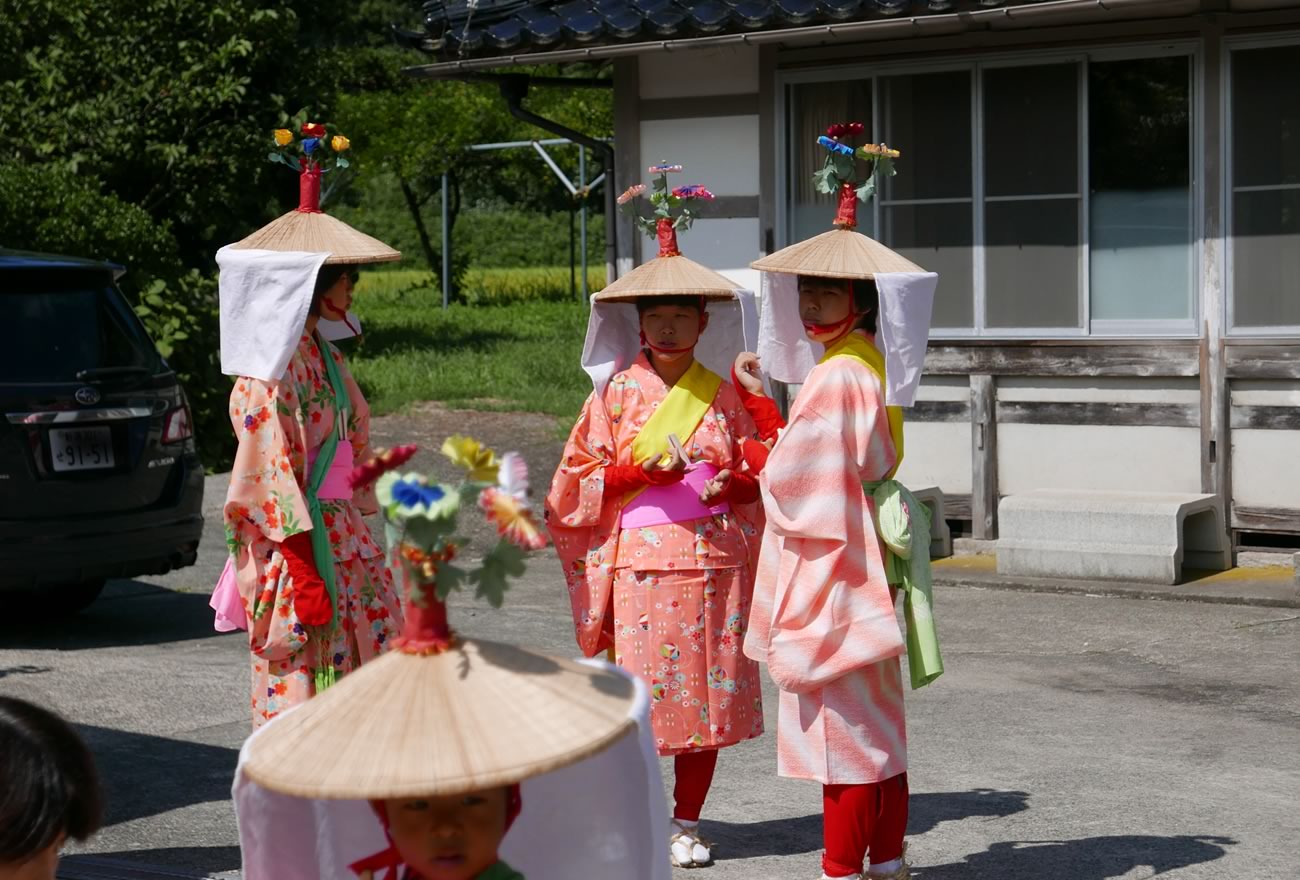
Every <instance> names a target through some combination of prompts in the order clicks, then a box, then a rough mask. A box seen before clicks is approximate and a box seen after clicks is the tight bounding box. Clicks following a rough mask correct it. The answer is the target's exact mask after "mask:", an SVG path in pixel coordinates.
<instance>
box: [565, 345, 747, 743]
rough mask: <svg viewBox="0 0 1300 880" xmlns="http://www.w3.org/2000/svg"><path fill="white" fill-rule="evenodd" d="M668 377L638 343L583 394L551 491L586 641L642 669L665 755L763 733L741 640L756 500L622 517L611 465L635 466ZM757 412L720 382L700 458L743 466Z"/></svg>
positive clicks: (702, 431) (700, 432) (695, 439)
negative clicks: (654, 522) (624, 524)
mask: <svg viewBox="0 0 1300 880" xmlns="http://www.w3.org/2000/svg"><path fill="white" fill-rule="evenodd" d="M669 391H670V389H669V388H668V386H666V385H665V384H664V382H663V380H662V379H660V378H659V375H658V374H657V373H656V372H655V371H654V368H653V367H651V366H650V363H649V361H648V360H647V359H646V356H645V354H644V353H642V354H641V355H640V357H639V358H638V359H637V360H636V362H635V363H634V364H633V365H632V366H631V367H629V368H628V369H627V370H624V371H623V372H621V373H618V374H616V375H615V376H614V377H613V378H612V379H611V380H610V382H609V385H608V386H607V387H606V389H605V393H604V395H603V399H601V398H599V397H598V396H597V395H596V394H595V393H593V394H592V395H591V397H589V398H588V399H587V403H586V405H585V406H584V407H583V409H582V413H581V415H580V416H579V417H578V422H577V424H576V425H575V426H574V428H573V432H572V434H571V435H570V436H569V442H568V444H567V445H566V446H565V449H564V458H563V460H562V462H561V464H560V467H559V469H558V470H557V471H556V473H555V479H554V481H553V483H552V484H551V490H550V494H549V496H548V497H547V500H546V518H547V526H548V528H549V529H550V532H551V536H552V539H553V540H554V543H555V547H556V550H557V551H558V552H559V555H560V559H561V561H562V562H563V564H564V574H565V581H566V585H567V587H568V590H569V599H570V601H571V603H572V606H573V617H574V623H575V626H576V630H577V639H578V645H579V647H580V648H581V649H582V652H583V653H584V654H585V655H587V656H588V657H591V656H595V655H596V654H598V653H599V652H600V651H602V650H604V649H606V648H607V647H609V646H610V645H613V647H614V653H615V661H616V662H617V663H618V665H620V666H622V667H623V668H625V669H627V670H628V671H629V672H632V673H634V674H636V675H638V676H640V677H641V678H642V679H644V680H645V681H646V683H647V684H648V685H649V686H650V691H651V700H652V702H651V710H650V719H651V723H652V725H653V727H654V733H655V739H656V744H657V746H658V748H659V753H660V754H661V755H672V754H678V753H682V752H689V751H695V750H700V749H715V748H720V747H723V746H728V745H733V744H735V743H738V742H741V741H743V740H746V739H750V738H752V737H755V736H758V735H759V734H760V733H762V732H763V712H762V702H761V695H760V688H759V677H758V666H757V664H755V663H754V662H753V661H751V660H749V659H748V658H746V657H745V656H744V655H743V653H742V652H741V644H742V642H743V641H744V636H745V625H746V621H747V620H748V618H749V604H750V596H751V593H752V590H753V574H752V565H751V560H752V558H753V550H754V549H756V546H757V543H758V540H759V533H760V530H761V519H760V513H759V511H758V506H757V505H756V504H740V505H734V504H733V505H732V511H731V512H730V513H724V514H719V515H714V516H710V517H707V518H703V519H697V520H694V521H691V522H684V523H669V524H667V525H660V526H653V527H647V528H638V529H622V528H621V527H620V520H621V517H622V511H623V503H622V502H621V501H614V502H607V501H606V500H605V498H604V491H605V479H604V468H605V466H607V465H614V464H617V465H630V464H633V463H634V462H633V455H632V443H633V441H634V440H635V439H636V436H637V433H638V431H639V430H640V429H641V427H642V426H643V425H644V424H645V423H646V420H647V419H648V418H649V417H650V415H651V414H652V413H653V412H654V410H655V408H656V407H657V406H659V404H660V403H662V402H663V400H664V398H665V397H666V396H667V395H668V392H669ZM753 433H754V427H753V422H752V421H751V419H750V417H749V414H748V413H747V412H746V411H745V409H744V407H743V406H742V405H741V403H740V399H739V397H738V396H737V394H736V390H735V388H734V387H733V386H732V385H731V384H729V383H727V382H723V383H722V385H721V386H720V387H719V390H718V392H717V394H716V396H715V397H714V400H713V403H712V405H711V406H710V407H709V409H708V411H707V412H706V413H705V415H704V417H703V419H702V420H701V421H700V423H699V426H698V427H697V428H696V430H695V432H694V434H692V435H691V436H690V437H689V438H686V437H682V438H681V439H682V441H683V446H684V447H685V449H686V452H687V454H688V456H689V458H690V460H691V461H692V462H697V461H708V462H711V463H712V464H714V465H716V466H717V467H719V468H733V469H739V468H740V467H741V463H742V458H741V452H740V448H741V444H742V442H743V441H744V439H745V438H747V437H751V436H752V435H753Z"/></svg>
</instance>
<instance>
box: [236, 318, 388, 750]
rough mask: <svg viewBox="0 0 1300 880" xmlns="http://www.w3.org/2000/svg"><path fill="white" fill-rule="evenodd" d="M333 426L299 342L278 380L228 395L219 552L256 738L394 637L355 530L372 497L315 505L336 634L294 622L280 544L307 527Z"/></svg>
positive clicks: (322, 375) (357, 439)
mask: <svg viewBox="0 0 1300 880" xmlns="http://www.w3.org/2000/svg"><path fill="white" fill-rule="evenodd" d="M326 347H327V349H328V354H329V356H330V357H333V358H334V360H335V362H336V363H337V364H338V365H339V370H340V372H341V373H342V377H343V381H344V384H345V385H346V386H347V390H348V397H349V399H350V401H351V416H350V419H349V425H348V439H349V440H351V442H352V444H353V448H354V451H355V455H356V460H357V461H358V462H362V461H365V460H366V458H367V455H368V450H367V446H368V445H369V435H370V409H369V407H368V405H367V404H366V400H365V398H364V397H363V396H362V395H361V389H360V388H358V387H357V384H356V382H355V381H354V380H353V378H352V375H351V374H350V373H349V372H348V370H347V367H346V366H344V364H343V356H342V355H341V354H339V352H338V349H336V348H335V347H334V346H333V345H330V344H329V343H326ZM336 417H337V409H336V407H335V403H334V395H333V393H332V391H331V389H330V384H329V378H328V376H327V375H326V371H325V362H324V361H323V360H322V359H321V350H320V347H319V346H318V345H317V343H316V340H315V339H313V338H312V337H311V336H310V335H308V334H304V335H303V337H302V340H301V341H300V342H299V344H298V350H297V351H296V352H294V355H293V358H292V359H291V360H290V361H289V367H288V369H287V370H286V371H285V375H284V377H283V378H282V379H280V380H279V381H277V382H264V381H261V380H259V379H250V378H248V377H240V378H239V379H238V380H237V381H236V383H235V388H234V390H233V391H232V392H231V395H230V421H231V425H232V426H233V427H234V429H235V436H236V437H238V438H239V450H238V452H237V453H236V455H235V465H234V469H233V471H232V472H231V475H230V491H229V494H228V495H227V496H226V507H225V523H226V542H227V544H228V545H229V548H230V553H231V556H232V557H233V560H234V565H235V569H236V580H237V581H238V584H239V593H240V596H241V598H242V599H243V604H244V610H245V612H246V613H247V614H248V636H249V648H250V649H251V650H252V652H253V694H252V700H251V704H252V710H253V725H254V727H257V726H260V725H262V724H263V723H265V722H266V721H269V720H270V719H272V718H274V717H275V716H276V715H278V714H280V713H281V712H283V711H284V710H286V709H288V708H290V707H292V706H295V705H297V704H298V703H301V702H303V701H305V700H307V699H308V698H309V697H311V696H312V695H313V693H314V691H315V675H314V670H315V669H316V668H317V667H318V666H323V665H324V664H325V663H329V664H331V665H333V667H334V670H335V672H336V673H337V674H338V675H340V676H341V675H344V674H346V673H348V672H350V671H352V670H353V669H355V668H356V667H357V666H359V665H360V664H361V663H363V662H365V661H367V660H370V659H372V658H373V657H375V656H377V655H378V654H380V653H381V652H382V651H383V650H384V649H385V647H386V646H387V644H388V643H389V641H390V640H391V639H392V638H393V636H395V635H396V634H397V633H398V632H399V631H400V629H401V622H402V621H401V619H402V613H401V608H400V604H399V601H398V595H397V592H396V591H395V590H394V588H393V585H392V581H391V579H390V578H389V575H388V572H387V570H386V569H385V567H384V558H383V549H382V548H381V547H380V546H379V544H378V543H376V542H375V540H374V539H373V538H371V536H370V530H369V529H368V528H367V527H366V524H365V522H364V521H363V520H362V518H361V517H362V513H363V512H374V511H375V510H376V509H377V508H376V506H375V502H374V497H373V494H372V493H360V492H359V493H358V495H357V496H356V497H355V498H354V499H353V500H352V501H345V500H335V501H322V502H321V507H322V510H323V512H324V519H325V527H326V528H328V529H329V530H330V533H329V537H330V546H331V549H332V550H333V552H334V577H335V584H336V586H337V588H338V615H337V621H338V622H337V626H335V627H307V626H304V625H303V624H301V623H299V622H298V618H297V616H296V615H295V614H294V609H293V582H292V580H291V579H290V578H289V575H288V570H287V569H286V567H285V565H284V557H283V555H282V554H281V552H280V542H282V541H283V540H284V539H285V538H286V537H288V536H289V535H293V534H297V533H298V532H303V531H309V530H310V529H311V527H312V526H311V517H310V514H309V513H308V510H307V501H306V498H305V489H304V487H305V486H306V485H307V480H308V477H309V474H310V471H309V469H308V451H309V450H313V451H314V450H316V449H318V448H319V447H320V446H321V444H322V443H324V441H325V439H326V437H327V436H328V434H329V432H330V431H332V430H334V424H335V421H336Z"/></svg>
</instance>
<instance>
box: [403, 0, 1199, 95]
mask: <svg viewBox="0 0 1300 880" xmlns="http://www.w3.org/2000/svg"><path fill="white" fill-rule="evenodd" d="M1200 8H1201V3H1200V0H1011V2H1010V3H1009V4H1008V5H1002V6H997V7H991V8H979V9H974V10H969V11H956V12H947V13H927V14H919V15H909V16H895V17H889V18H879V17H877V18H871V19H866V20H854V21H838V22H829V23H820V24H813V25H807V26H801V27H785V28H774V29H770V30H760V31H742V32H729V33H719V34H715V35H711V36H699V37H689V38H685V39H657V40H645V39H639V40H636V39H633V40H623V41H610V42H605V43H602V44H600V45H586V46H578V47H568V48H562V49H553V50H544V51H531V52H529V51H522V52H520V51H512V52H506V51H500V52H493V51H491V50H477V51H475V52H472V53H466V57H460V58H456V59H453V60H446V61H439V62H435V63H432V64H425V65H419V66H414V67H409V68H406V73H408V74H410V75H412V76H415V77H418V78H426V79H437V78H454V77H456V76H457V75H459V74H465V73H470V72H474V71H484V70H491V69H500V68H504V67H516V66H520V65H534V64H562V63H572V62H580V61H594V60H599V59H605V58H618V57H625V56H629V55H641V54H646V53H650V52H670V51H680V50H684V49H707V48H720V47H726V46H744V45H762V44H765V43H767V44H770V43H780V44H782V45H791V46H795V45H809V44H819V43H827V42H838V41H846V42H862V41H870V40H890V39H909V38H919V37H929V36H941V35H944V34H954V33H961V32H963V31H970V30H982V29H988V28H1010V27H1025V26H1029V25H1034V24H1040V25H1053V24H1069V23H1074V22H1077V21H1085V20H1090V19H1091V20H1096V19H1098V18H1104V17H1108V16H1112V15H1114V16H1117V17H1123V18H1134V17H1144V18H1164V17H1173V16H1180V15H1189V14H1193V13H1195V12H1197V11H1199V10H1200ZM408 36H411V35H408ZM408 44H409V41H408ZM420 48H422V50H423V51H425V52H428V53H429V54H437V53H438V52H439V51H440V50H439V49H438V48H437V47H436V46H435V44H434V42H433V41H430V40H427V39H426V40H425V43H424V45H423V46H421V47H420Z"/></svg>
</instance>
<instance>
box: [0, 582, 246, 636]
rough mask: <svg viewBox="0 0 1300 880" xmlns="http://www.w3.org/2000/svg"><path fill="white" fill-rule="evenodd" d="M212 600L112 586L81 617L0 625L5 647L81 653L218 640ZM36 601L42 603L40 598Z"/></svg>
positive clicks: (15, 617)
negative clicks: (126, 647) (211, 605)
mask: <svg viewBox="0 0 1300 880" xmlns="http://www.w3.org/2000/svg"><path fill="white" fill-rule="evenodd" d="M210 598H211V596H210V595H209V594H207V593H178V592H175V591H173V590H166V589H163V588H162V587H156V586H153V585H152V584H146V583H141V582H140V581H112V582H110V583H109V584H108V586H107V587H105V589H104V593H103V595H101V596H100V597H99V599H98V600H96V601H95V602H94V603H93V604H91V606H90V607H89V608H87V609H86V610H84V611H82V612H81V613H80V614H76V615H69V616H66V617H57V616H51V615H50V614H48V609H47V613H43V614H40V613H33V614H12V615H6V616H5V620H4V621H3V622H0V648H19V649H21V648H27V649H31V650H59V651H80V650H86V649H90V648H116V647H125V646H130V645H156V644H165V643H168V642H184V641H189V640H191V639H206V638H212V637H213V636H220V635H222V633H218V632H217V631H216V630H214V629H213V628H212V609H211V608H209V607H208V600H209V599H210ZM35 601H36V602H37V603H39V602H41V599H40V597H37V599H36V600H35ZM239 636H240V637H241V638H242V637H244V636H243V635H242V634H239Z"/></svg>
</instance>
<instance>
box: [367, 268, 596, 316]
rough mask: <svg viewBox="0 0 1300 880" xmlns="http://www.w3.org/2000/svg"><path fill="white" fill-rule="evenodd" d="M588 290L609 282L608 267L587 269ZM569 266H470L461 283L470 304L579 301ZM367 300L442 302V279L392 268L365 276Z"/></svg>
mask: <svg viewBox="0 0 1300 880" xmlns="http://www.w3.org/2000/svg"><path fill="white" fill-rule="evenodd" d="M587 280H588V292H589V293H595V292H596V291H598V290H600V289H601V288H602V287H604V286H605V267H604V265H603V264H602V265H600V266H591V267H589V269H588V272H587ZM569 282H570V278H569V267H568V266H539V267H536V268H532V269H470V270H469V271H467V272H466V273H465V280H464V281H463V282H462V285H461V294H462V300H463V302H464V304H466V305H479V306H500V305H510V304H513V303H522V302H576V301H577V300H579V299H580V298H581V296H582V294H581V292H580V291H581V279H579V282H578V285H579V287H578V290H579V292H578V293H576V294H575V293H571V292H570V290H569ZM357 296H358V299H359V300H360V301H361V302H362V303H364V301H365V300H366V299H367V298H369V297H372V296H374V297H378V298H383V299H386V300H393V299H402V298H409V299H410V300H411V301H412V302H414V301H417V300H418V301H419V302H421V303H425V302H433V303H440V302H441V297H440V296H439V294H438V282H437V279H435V278H434V277H433V275H431V274H430V273H428V272H421V271H418V270H402V269H398V270H390V271H386V272H384V271H380V272H371V273H366V274H364V275H362V276H361V286H360V287H359V288H358V290H357Z"/></svg>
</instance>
